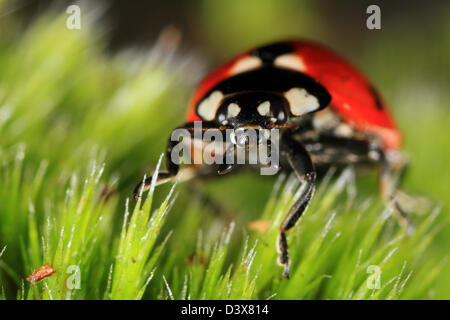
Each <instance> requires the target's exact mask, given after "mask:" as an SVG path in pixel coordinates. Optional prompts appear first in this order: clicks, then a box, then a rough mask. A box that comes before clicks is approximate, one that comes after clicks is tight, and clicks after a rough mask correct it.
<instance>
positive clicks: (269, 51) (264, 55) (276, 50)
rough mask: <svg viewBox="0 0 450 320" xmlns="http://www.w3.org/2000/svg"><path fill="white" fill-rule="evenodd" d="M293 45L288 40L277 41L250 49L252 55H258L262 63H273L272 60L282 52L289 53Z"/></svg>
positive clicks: (292, 49)
mask: <svg viewBox="0 0 450 320" xmlns="http://www.w3.org/2000/svg"><path fill="white" fill-rule="evenodd" d="M293 51H294V47H293V46H292V45H291V44H290V43H288V42H277V43H274V44H270V45H267V46H264V47H259V48H257V49H254V50H253V51H251V53H250V54H251V55H252V56H257V57H259V58H260V59H261V60H262V61H263V63H264V64H273V62H274V60H275V59H276V58H277V57H278V56H280V55H283V54H286V53H291V52H293Z"/></svg>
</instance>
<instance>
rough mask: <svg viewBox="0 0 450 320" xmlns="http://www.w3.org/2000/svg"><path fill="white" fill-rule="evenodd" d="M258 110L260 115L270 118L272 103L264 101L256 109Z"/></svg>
mask: <svg viewBox="0 0 450 320" xmlns="http://www.w3.org/2000/svg"><path fill="white" fill-rule="evenodd" d="M256 109H257V110H258V113H259V114H260V115H262V116H268V115H269V112H270V102H269V101H264V102H263V103H261V104H260V105H259V106H258V108H256Z"/></svg>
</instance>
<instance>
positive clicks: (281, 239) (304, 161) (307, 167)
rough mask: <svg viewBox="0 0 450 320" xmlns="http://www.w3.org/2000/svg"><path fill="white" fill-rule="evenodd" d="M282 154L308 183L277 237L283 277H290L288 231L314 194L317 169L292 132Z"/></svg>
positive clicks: (298, 175) (285, 139) (300, 178)
mask: <svg viewBox="0 0 450 320" xmlns="http://www.w3.org/2000/svg"><path fill="white" fill-rule="evenodd" d="M281 147H282V148H283V149H282V154H284V155H285V157H286V159H287V161H288V163H289V165H290V166H291V168H292V169H293V170H294V172H295V174H296V175H297V177H298V179H299V180H300V181H302V182H304V183H306V191H305V192H304V193H303V195H302V196H301V197H300V199H298V200H297V201H296V202H295V203H294V205H293V206H292V207H291V208H290V209H289V212H288V213H287V215H286V216H285V218H284V220H283V221H282V223H281V225H280V233H279V235H278V239H277V249H278V253H279V257H278V263H279V264H280V265H282V266H284V271H283V277H285V278H289V269H290V258H289V250H288V243H287V239H286V232H287V231H289V230H291V229H292V228H293V227H294V226H295V224H296V222H297V221H298V219H300V217H301V216H302V214H303V212H304V211H305V210H306V208H307V207H308V204H309V202H310V200H311V198H312V196H313V194H314V189H315V183H316V171H315V168H314V165H313V163H312V161H311V157H310V156H309V154H308V152H307V151H306V149H305V148H304V147H303V145H302V144H301V143H299V142H298V141H296V140H294V139H293V138H292V136H291V133H286V134H285V135H283V137H282V140H281Z"/></svg>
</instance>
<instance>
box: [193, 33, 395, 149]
mask: <svg viewBox="0 0 450 320" xmlns="http://www.w3.org/2000/svg"><path fill="white" fill-rule="evenodd" d="M286 43H289V44H290V45H291V46H292V47H293V51H292V52H291V54H294V55H296V56H297V57H298V58H300V61H301V62H302V65H303V68H302V70H301V71H299V70H297V71H298V72H303V73H304V74H306V75H308V76H310V77H311V78H313V79H315V80H316V81H318V82H319V83H320V84H321V85H322V86H324V87H325V88H326V89H327V91H328V92H329V94H330V95H331V97H332V100H331V103H330V107H331V108H332V109H333V110H334V111H335V112H336V114H337V115H339V116H340V118H341V119H342V120H343V121H344V122H346V123H348V124H349V125H351V126H352V127H353V128H355V129H356V130H359V131H364V132H368V133H372V134H375V135H377V136H378V137H380V139H381V140H382V141H383V142H384V147H385V148H386V149H398V148H399V147H400V146H401V144H402V135H401V133H400V132H399V130H398V129H397V127H396V125H395V124H394V122H393V120H392V117H391V115H390V113H389V110H388V106H387V104H386V102H385V100H384V99H383V98H382V97H380V96H379V95H378V94H377V93H376V91H375V89H374V88H373V86H372V84H371V83H370V82H369V81H368V80H367V78H366V77H365V76H364V75H362V73H361V72H359V71H358V70H357V69H356V68H354V67H353V66H352V65H350V64H349V63H348V62H347V61H346V60H345V59H343V58H341V57H340V56H338V55H337V54H336V53H334V52H333V51H331V50H330V49H328V48H325V47H324V46H322V45H319V44H316V43H314V42H310V41H302V40H294V41H287V42H286ZM252 51H253V50H250V51H248V52H245V53H243V54H241V55H239V56H237V57H235V58H234V59H232V60H230V61H229V62H227V63H225V64H224V65H223V66H221V67H220V68H218V69H216V70H215V71H213V72H212V73H210V74H209V75H208V76H207V77H206V78H205V79H204V80H203V81H202V82H201V83H200V85H199V86H198V87H197V90H196V91H195V93H194V94H193V97H192V99H191V101H190V103H189V108H188V113H187V117H186V120H187V121H188V122H192V121H201V120H202V119H201V118H200V117H199V116H198V115H197V113H196V108H197V105H198V103H199V102H200V100H202V99H203V98H204V96H205V94H206V93H208V92H209V91H210V90H211V89H212V88H213V87H214V86H216V85H217V84H218V83H220V82H221V81H223V80H225V79H227V78H229V77H231V76H233V75H234V74H233V73H232V71H233V66H234V65H235V64H236V63H238V62H239V60H241V59H243V58H245V57H248V56H249V55H251V52H252Z"/></svg>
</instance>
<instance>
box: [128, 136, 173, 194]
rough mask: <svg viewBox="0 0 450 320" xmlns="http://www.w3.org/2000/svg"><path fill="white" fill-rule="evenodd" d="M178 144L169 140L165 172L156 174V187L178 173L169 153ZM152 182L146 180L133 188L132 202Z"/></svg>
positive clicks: (149, 178)
mask: <svg viewBox="0 0 450 320" xmlns="http://www.w3.org/2000/svg"><path fill="white" fill-rule="evenodd" d="M177 143H178V141H172V140H171V139H170V138H169V141H168V143H167V149H166V168H167V171H166V172H158V177H157V179H156V185H160V184H163V183H165V182H168V181H170V180H172V179H174V178H175V177H176V176H177V174H178V171H179V165H178V164H176V163H174V162H173V161H172V158H171V153H172V149H173V147H174V146H175V145H176V144H177ZM151 182H152V177H151V176H150V177H148V178H146V179H145V180H144V181H142V182H141V183H139V184H138V185H137V186H136V188H134V192H133V197H134V200H135V201H137V200H138V198H139V196H140V194H142V193H143V192H145V191H146V190H148V189H149V188H150V184H151Z"/></svg>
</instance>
